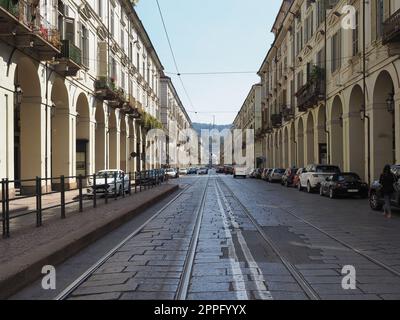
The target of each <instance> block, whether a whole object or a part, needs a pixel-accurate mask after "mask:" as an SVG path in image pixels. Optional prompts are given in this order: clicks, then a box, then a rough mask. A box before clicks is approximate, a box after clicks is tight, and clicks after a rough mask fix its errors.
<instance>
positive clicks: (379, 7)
mask: <svg viewBox="0 0 400 320" xmlns="http://www.w3.org/2000/svg"><path fill="white" fill-rule="evenodd" d="M383 6H384V0H377V1H376V35H377V38H381V37H382V35H383V22H384V7H383Z"/></svg>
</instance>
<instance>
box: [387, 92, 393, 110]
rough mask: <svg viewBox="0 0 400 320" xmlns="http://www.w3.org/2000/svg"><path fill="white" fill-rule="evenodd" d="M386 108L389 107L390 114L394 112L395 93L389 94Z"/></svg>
mask: <svg viewBox="0 0 400 320" xmlns="http://www.w3.org/2000/svg"><path fill="white" fill-rule="evenodd" d="M386 106H387V110H388V112H390V113H393V112H394V93H393V92H392V93H389V96H388V98H387V99H386Z"/></svg>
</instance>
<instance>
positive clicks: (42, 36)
mask: <svg viewBox="0 0 400 320" xmlns="http://www.w3.org/2000/svg"><path fill="white" fill-rule="evenodd" d="M38 2H39V1H38ZM39 8H40V3H38V4H37V5H36V6H34V5H33V4H32V3H30V2H28V1H27V0H19V1H16V0H0V40H2V41H4V42H6V43H7V44H9V45H10V46H13V47H16V48H18V49H20V50H21V51H24V52H25V53H27V54H29V55H32V56H35V57H37V58H38V59H39V60H41V61H45V60H51V59H52V58H54V57H57V56H58V55H59V54H60V47H61V42H60V34H59V32H58V31H57V29H56V28H55V27H54V26H52V25H51V24H50V23H49V22H48V21H46V20H45V19H44V18H43V17H42V16H41V15H40V10H39Z"/></svg>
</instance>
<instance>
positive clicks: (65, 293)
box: [54, 185, 194, 300]
mask: <svg viewBox="0 0 400 320" xmlns="http://www.w3.org/2000/svg"><path fill="white" fill-rule="evenodd" d="M193 186H194V185H191V186H186V187H185V188H184V190H182V191H181V192H180V193H179V194H178V195H176V196H175V197H174V198H173V199H172V200H171V201H169V202H168V203H167V204H166V205H164V206H163V207H162V208H161V209H160V210H158V211H157V212H156V213H155V214H154V215H153V216H152V217H151V218H149V219H148V220H147V221H146V222H144V223H143V224H142V225H141V226H140V227H138V228H137V229H136V230H135V231H133V232H132V233H131V234H129V235H128V236H127V237H126V238H125V239H124V240H122V241H121V242H120V243H119V244H118V245H117V246H115V247H114V248H113V249H111V250H110V251H109V252H107V253H106V254H105V255H104V256H103V257H102V258H101V259H100V260H98V261H97V262H96V263H95V264H94V265H93V266H91V267H90V268H89V269H88V270H87V271H85V272H84V273H83V274H82V275H81V276H80V277H78V278H77V279H76V280H75V281H74V282H72V283H71V284H70V285H69V286H68V287H67V288H65V289H64V290H63V291H62V292H61V293H60V294H58V296H57V297H56V298H55V299H54V300H66V299H67V298H68V297H69V296H70V295H71V294H72V293H73V292H74V291H75V290H76V289H77V288H78V287H79V286H80V285H81V284H82V283H84V282H85V281H86V280H87V279H88V278H89V277H90V276H92V275H93V273H94V272H96V271H97V270H98V269H99V268H100V267H101V266H102V265H103V264H104V263H106V262H107V260H109V259H110V258H111V257H112V256H113V255H114V254H115V253H116V252H117V251H118V250H119V249H120V248H121V247H123V246H124V245H125V244H126V243H127V242H128V241H130V240H131V239H132V238H134V237H135V236H136V235H138V234H139V233H140V232H141V231H142V230H143V229H144V228H145V227H146V226H147V225H148V224H150V223H151V222H152V221H153V220H155V219H156V218H157V217H159V216H160V215H161V213H163V212H164V211H165V210H166V209H167V208H168V207H169V206H171V205H172V204H173V203H174V202H175V201H177V200H178V199H179V198H180V197H181V196H182V195H183V194H185V193H186V192H187V190H189V189H190V188H192V187H193Z"/></svg>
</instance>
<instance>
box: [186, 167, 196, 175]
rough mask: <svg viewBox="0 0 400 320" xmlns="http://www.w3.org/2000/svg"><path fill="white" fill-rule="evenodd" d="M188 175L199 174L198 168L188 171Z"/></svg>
mask: <svg viewBox="0 0 400 320" xmlns="http://www.w3.org/2000/svg"><path fill="white" fill-rule="evenodd" d="M187 174H189V175H191V174H197V169H196V168H189V169H188V171H187Z"/></svg>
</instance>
